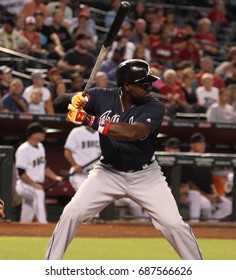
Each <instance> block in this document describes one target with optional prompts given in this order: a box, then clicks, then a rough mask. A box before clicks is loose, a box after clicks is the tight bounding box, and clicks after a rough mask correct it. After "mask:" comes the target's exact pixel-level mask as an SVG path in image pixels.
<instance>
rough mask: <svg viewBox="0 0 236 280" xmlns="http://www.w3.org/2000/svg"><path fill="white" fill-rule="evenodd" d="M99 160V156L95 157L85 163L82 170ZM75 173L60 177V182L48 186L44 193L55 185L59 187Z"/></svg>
mask: <svg viewBox="0 0 236 280" xmlns="http://www.w3.org/2000/svg"><path fill="white" fill-rule="evenodd" d="M99 158H100V156H99V157H97V158H95V159H94V160H91V161H90V162H88V163H86V164H85V165H84V166H83V167H82V169H84V168H86V167H88V166H89V165H90V164H92V163H94V162H96V161H98V160H99ZM75 173H76V171H73V172H72V173H68V174H66V175H65V176H64V177H62V181H56V182H54V183H52V184H50V185H49V186H47V187H45V188H44V191H45V192H46V191H48V190H49V189H53V188H55V187H56V186H57V185H59V184H60V183H61V182H64V181H66V180H67V179H68V178H69V177H70V176H73V175H74V174H75Z"/></svg>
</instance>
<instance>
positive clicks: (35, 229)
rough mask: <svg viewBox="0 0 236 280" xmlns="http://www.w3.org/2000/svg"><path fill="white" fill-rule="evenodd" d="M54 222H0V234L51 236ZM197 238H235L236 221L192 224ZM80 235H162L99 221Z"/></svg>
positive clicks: (135, 226)
mask: <svg viewBox="0 0 236 280" xmlns="http://www.w3.org/2000/svg"><path fill="white" fill-rule="evenodd" d="M55 225H56V224H55V223H48V224H39V223H19V222H0V236H40V237H44V236H51V234H52V232H53V229H54V228H55ZM192 230H193V233H194V234H195V236H196V237H197V238H216V239H221V238H222V239H236V223H235V222H233V223H218V224H210V225H209V224H198V225H193V226H192ZM77 236H80V237H111V238H112V237H162V234H161V232H159V231H156V230H155V228H154V227H153V226H152V225H151V224H149V223H147V224H138V223H137V224H136V223H119V224H117V223H100V224H93V223H92V224H84V225H82V226H81V227H80V229H79V231H78V234H77Z"/></svg>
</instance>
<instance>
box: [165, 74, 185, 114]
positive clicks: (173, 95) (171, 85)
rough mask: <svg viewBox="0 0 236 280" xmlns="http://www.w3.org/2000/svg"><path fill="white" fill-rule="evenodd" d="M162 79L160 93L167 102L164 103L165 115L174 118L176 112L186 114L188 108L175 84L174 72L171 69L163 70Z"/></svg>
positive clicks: (181, 92) (182, 94) (175, 76)
mask: <svg viewBox="0 0 236 280" xmlns="http://www.w3.org/2000/svg"><path fill="white" fill-rule="evenodd" d="M163 79H164V84H163V85H162V86H161V87H160V93H161V94H162V95H164V96H166V97H167V98H168V101H164V103H165V105H166V108H167V115H169V116H170V117H175V114H176V113H177V112H181V113H184V112H187V110H188V107H189V106H188V103H187V101H186V98H185V96H184V93H183V91H182V90H181V88H180V86H179V85H178V84H177V75H176V71H175V70H173V69H167V70H165V72H164V73H163Z"/></svg>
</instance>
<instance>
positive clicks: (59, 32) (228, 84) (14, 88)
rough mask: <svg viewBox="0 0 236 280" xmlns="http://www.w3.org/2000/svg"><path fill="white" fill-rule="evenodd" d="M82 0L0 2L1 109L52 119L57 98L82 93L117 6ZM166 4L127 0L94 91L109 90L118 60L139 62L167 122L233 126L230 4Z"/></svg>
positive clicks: (235, 28) (235, 48) (235, 34)
mask: <svg viewBox="0 0 236 280" xmlns="http://www.w3.org/2000/svg"><path fill="white" fill-rule="evenodd" d="M78 2H80V3H78ZM88 2H89V1H72V0H59V1H46V0H44V1H43V0H14V1H11V0H6V1H1V2H0V4H1V7H0V9H1V20H0V24H1V26H0V48H1V49H0V97H1V105H0V111H1V112H30V113H32V114H55V113H57V112H55V111H54V108H53V105H52V104H53V100H54V99H55V98H56V97H57V96H58V95H60V94H62V93H64V92H68V93H72V92H77V91H81V90H83V88H84V86H85V83H86V79H88V77H89V75H90V73H91V70H92V68H93V66H94V64H95V61H96V57H97V55H98V53H99V51H100V47H101V45H102V43H103V40H104V38H105V36H106V33H107V31H108V30H109V28H110V26H111V24H112V22H113V19H114V17H115V15H116V12H117V10H118V8H119V6H120V2H121V1H120V0H112V1H110V2H109V4H107V1H106V5H105V1H104V7H105V6H106V8H107V10H106V11H104V10H103V11H102V10H98V9H97V7H96V6H95V4H94V7H92V6H89V5H87V3H88ZM165 2H166V3H167V2H168V3H169V4H168V5H166V4H165V3H164V1H148V0H146V1H144V0H136V1H132V2H131V4H132V5H131V11H130V13H129V15H128V17H127V18H126V20H125V21H124V23H123V26H122V28H121V30H120V32H119V34H118V36H117V38H116V40H115V42H114V43H113V45H112V47H111V50H110V52H109V53H108V55H107V58H106V59H105V61H104V62H103V63H102V65H101V68H100V69H99V72H98V73H97V76H96V79H95V83H94V86H101V87H110V86H112V87H113V86H115V84H116V68H117V66H118V65H119V64H120V62H122V61H123V60H125V59H131V58H138V59H144V60H146V61H147V62H149V63H150V65H151V70H152V71H153V72H154V73H155V74H156V75H158V76H159V77H160V78H161V79H160V80H159V81H157V82H155V83H154V84H153V92H152V94H153V96H154V97H157V98H159V99H161V100H162V101H163V102H164V103H165V105H166V117H167V118H178V117H181V116H183V115H185V116H188V115H192V116H193V117H194V118H198V116H199V115H200V114H201V115H203V116H204V118H205V119H206V120H207V121H210V122H227V123H236V20H235V18H234V11H236V3H234V2H236V1H224V0H218V1H200V2H201V4H202V7H197V6H196V7H194V5H193V4H194V1H190V2H191V9H190V5H189V4H188V3H186V2H188V1H178V5H175V3H174V2H175V1H165ZM182 2H183V4H185V6H184V5H182V6H181V8H180V5H181V3H182ZM195 2H196V1H195ZM84 3H85V4H84ZM79 4H80V5H79ZM97 5H98V7H100V5H101V3H100V4H97Z"/></svg>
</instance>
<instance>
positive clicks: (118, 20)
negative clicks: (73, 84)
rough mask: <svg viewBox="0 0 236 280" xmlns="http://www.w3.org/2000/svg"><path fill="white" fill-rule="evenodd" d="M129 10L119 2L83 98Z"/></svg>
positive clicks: (127, 5)
mask: <svg viewBox="0 0 236 280" xmlns="http://www.w3.org/2000/svg"><path fill="white" fill-rule="evenodd" d="M129 10H130V3H128V2H126V1H123V2H121V4H120V7H119V10H118V12H117V14H116V16H115V18H114V21H113V23H112V25H111V27H110V30H109V31H108V33H107V36H106V39H105V41H104V43H103V45H102V48H101V50H100V52H99V55H98V57H97V60H96V62H95V65H94V67H93V70H92V72H91V74H90V77H89V79H88V81H87V83H86V86H85V88H84V90H83V96H85V93H86V91H87V90H88V89H89V88H90V86H91V84H92V83H93V80H94V77H95V75H96V73H97V72H98V70H99V68H100V66H101V64H102V62H103V60H105V58H106V56H107V53H108V52H109V50H110V47H111V46H112V44H113V42H114V40H115V38H116V36H117V34H118V32H119V30H120V28H121V25H122V23H123V21H124V19H125V17H126V15H127V14H128V12H129Z"/></svg>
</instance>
